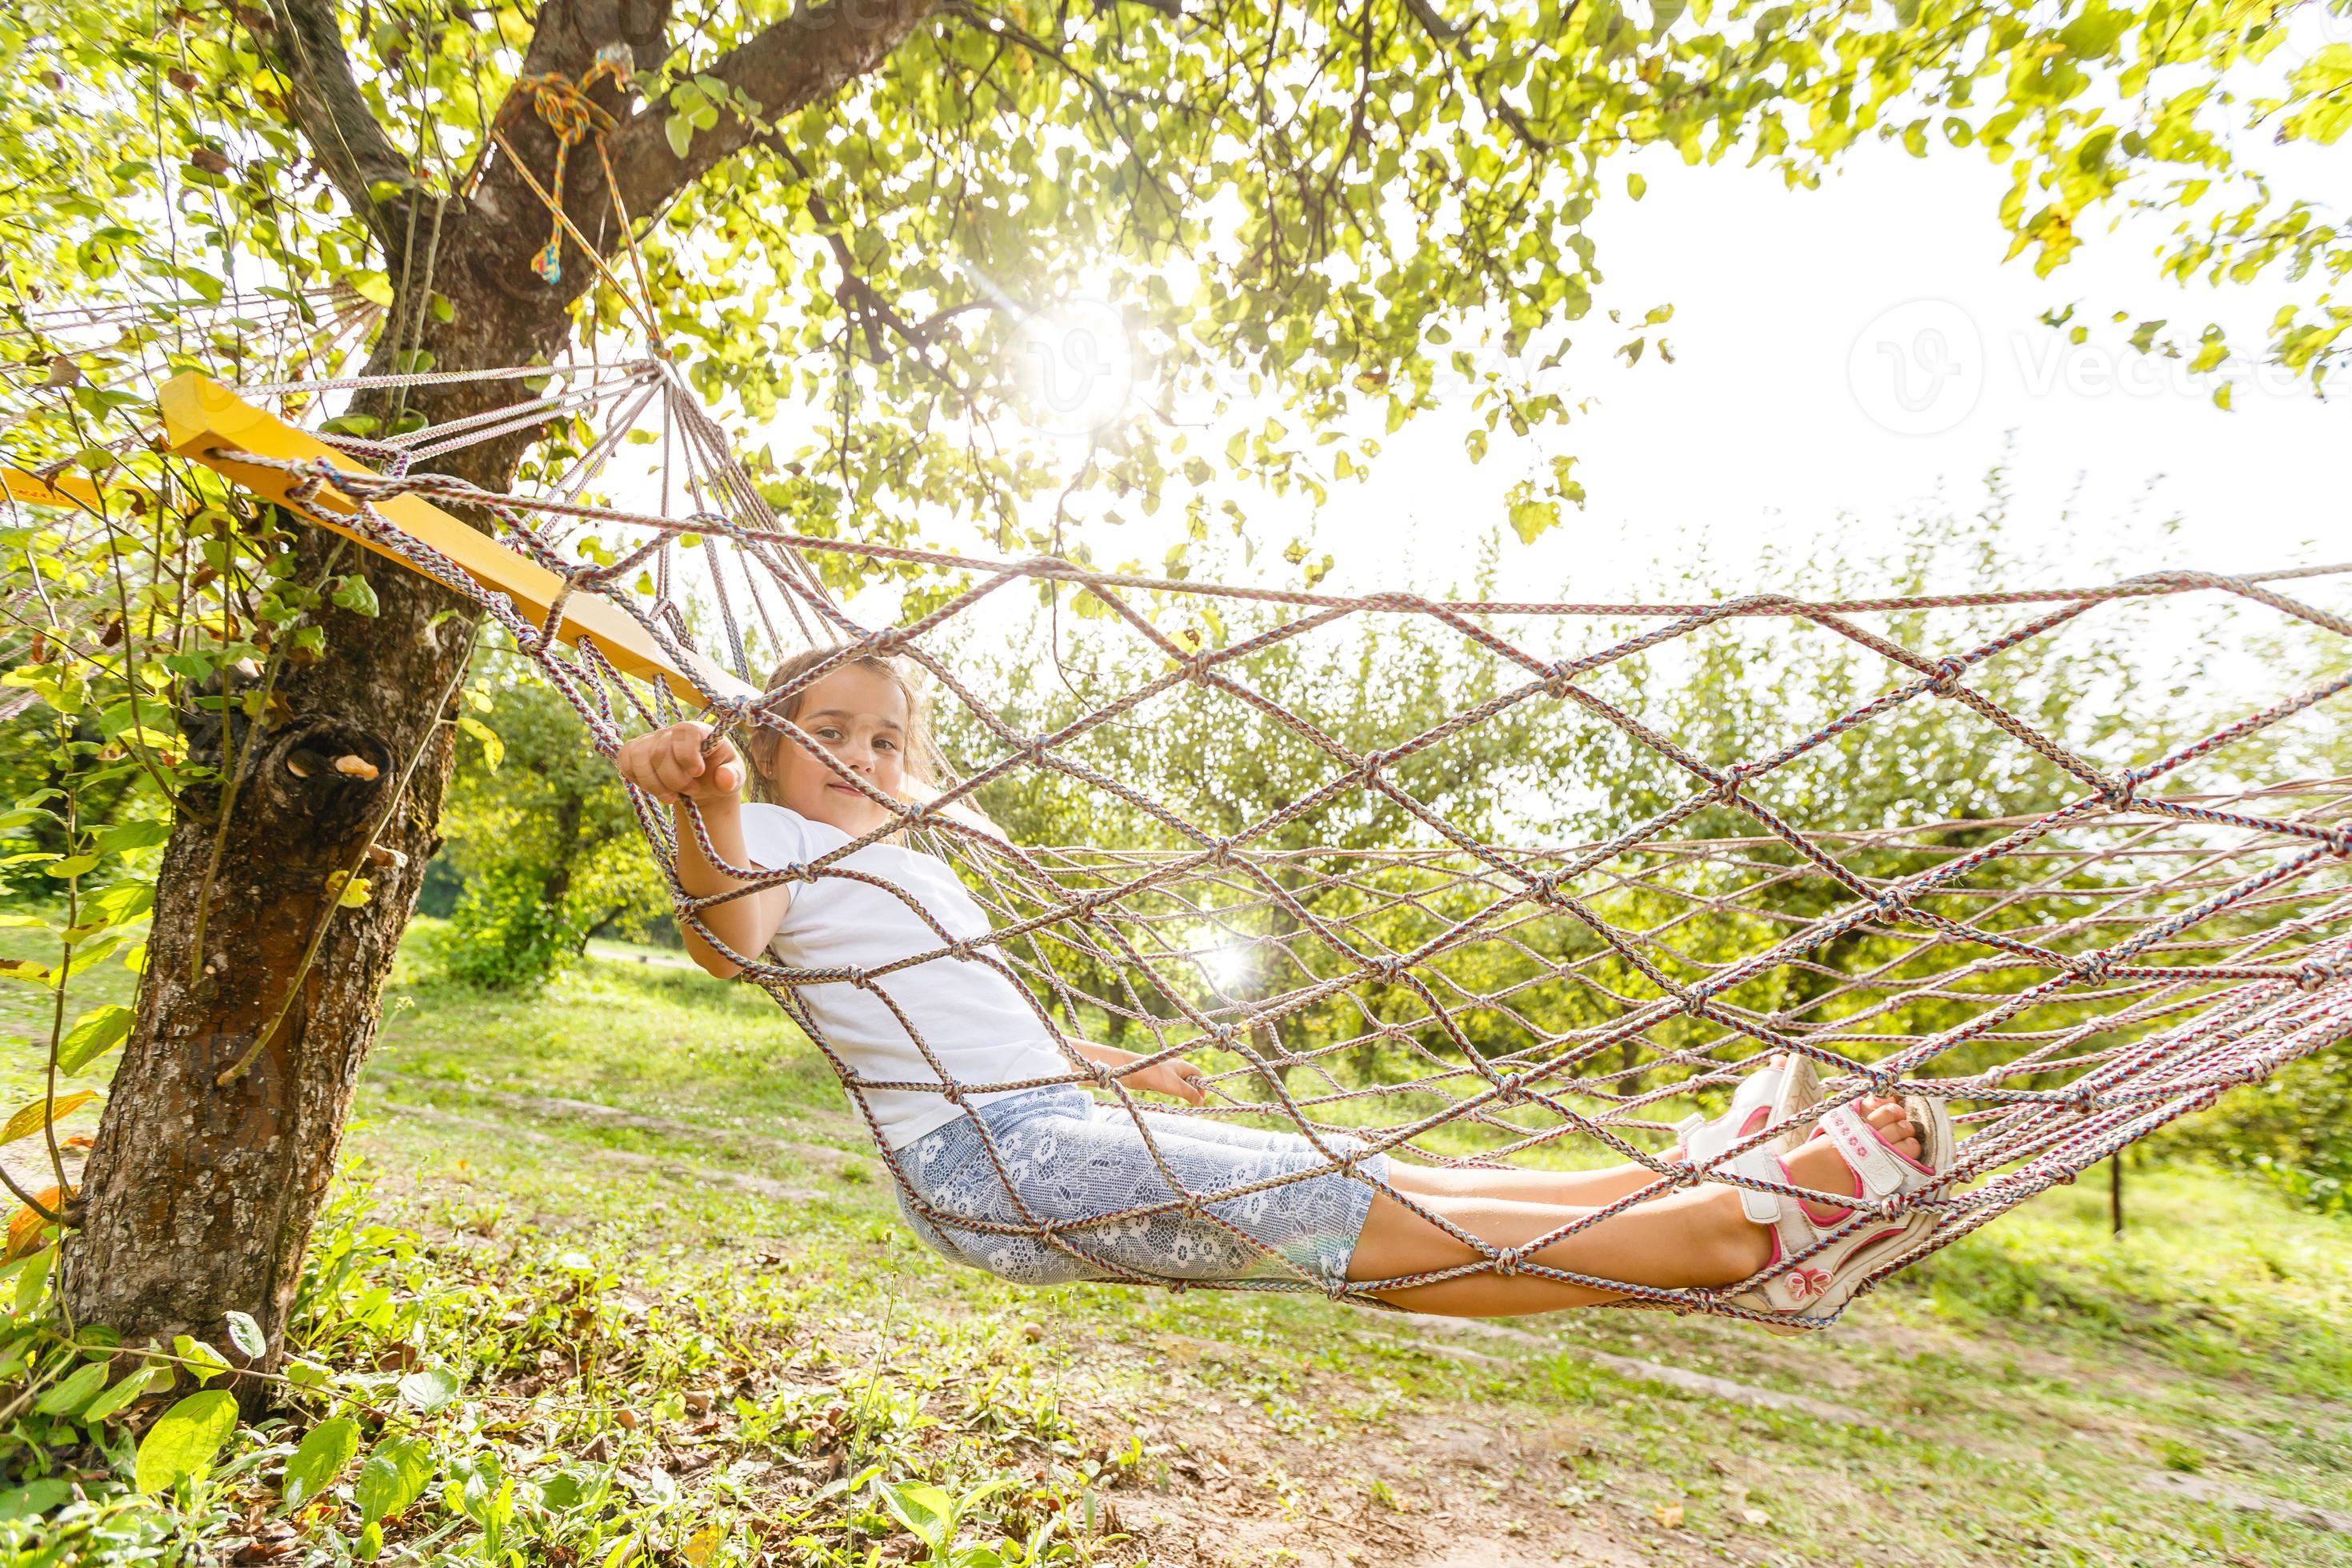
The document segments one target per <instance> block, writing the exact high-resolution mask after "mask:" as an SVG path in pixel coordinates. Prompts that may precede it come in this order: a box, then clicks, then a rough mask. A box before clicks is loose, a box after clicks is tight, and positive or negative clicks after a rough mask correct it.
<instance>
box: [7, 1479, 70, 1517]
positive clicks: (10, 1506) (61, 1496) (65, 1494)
mask: <svg viewBox="0 0 2352 1568" xmlns="http://www.w3.org/2000/svg"><path fill="white" fill-rule="evenodd" d="M72 1496H73V1487H72V1485H71V1484H70V1483H68V1482H66V1481H61V1480H58V1479H54V1478H52V1479H47V1480H38V1481H26V1483H25V1484H24V1485H23V1486H21V1487H16V1488H13V1489H10V1490H7V1491H5V1492H0V1519H30V1518H32V1517H33V1516H34V1515H36V1514H42V1513H47V1512H48V1511H49V1510H51V1509H53V1508H56V1507H57V1506H58V1505H59V1504H60V1503H63V1502H64V1501H65V1500H67V1499H68V1498H70V1497H72Z"/></svg>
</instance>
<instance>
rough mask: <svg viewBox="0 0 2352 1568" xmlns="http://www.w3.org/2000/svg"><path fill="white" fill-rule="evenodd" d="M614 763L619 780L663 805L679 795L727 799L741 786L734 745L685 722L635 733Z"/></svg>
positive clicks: (698, 800)
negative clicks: (618, 772)
mask: <svg viewBox="0 0 2352 1568" xmlns="http://www.w3.org/2000/svg"><path fill="white" fill-rule="evenodd" d="M613 761H614V765H615V766H617V767H618V768H619V769H620V770H621V776H622V777H623V778H625V779H626V780H628V781H629V782H630V783H631V784H635V785H636V786H637V787H638V788H639V789H641V790H644V791H645V792H646V794H648V795H652V796H653V797H654V798H655V799H656V800H658V801H660V802H661V803H662V804H663V805H676V804H677V802H678V801H679V800H681V799H690V800H692V801H694V802H695V803H696V804H697V805H709V804H710V803H712V802H715V801H732V800H734V799H735V798H736V797H737V796H738V795H740V794H741V792H742V789H743V779H744V772H743V759H742V756H741V754H740V752H737V751H736V750H735V743H734V742H732V741H730V740H728V739H727V737H726V736H724V735H720V734H716V733H714V732H713V731H712V729H711V727H710V726H709V725H708V724H698V723H695V722H694V721H690V720H689V721H687V722H685V723H681V724H672V725H670V726H669V727H668V728H667V729H664V730H656V731H653V732H651V733H650V734H645V735H639V736H638V737H637V738H636V739H635V740H634V741H631V742H628V743H627V744H625V745H624V746H623V747H622V748H621V750H620V753H619V754H618V755H617V756H615V757H614V759H613Z"/></svg>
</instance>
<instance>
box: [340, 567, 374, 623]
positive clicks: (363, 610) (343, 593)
mask: <svg viewBox="0 0 2352 1568" xmlns="http://www.w3.org/2000/svg"><path fill="white" fill-rule="evenodd" d="M331 597H332V598H333V599H334V601H335V607H336V608H337V609H341V610H349V611H351V613H352V614H353V615H355V616H366V617H367V618H368V619H370V620H373V619H375V617H376V614H377V612H378V610H379V609H380V608H381V606H380V605H378V604H377V603H376V597H375V589H374V588H373V586H372V585H371V584H369V582H368V580H367V579H366V578H364V577H362V576H361V575H360V574H357V573H356V572H355V573H352V574H351V575H350V576H347V577H345V578H343V579H342V580H341V581H340V582H338V583H337V584H335V591H334V593H333V595H331Z"/></svg>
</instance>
